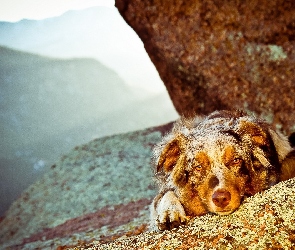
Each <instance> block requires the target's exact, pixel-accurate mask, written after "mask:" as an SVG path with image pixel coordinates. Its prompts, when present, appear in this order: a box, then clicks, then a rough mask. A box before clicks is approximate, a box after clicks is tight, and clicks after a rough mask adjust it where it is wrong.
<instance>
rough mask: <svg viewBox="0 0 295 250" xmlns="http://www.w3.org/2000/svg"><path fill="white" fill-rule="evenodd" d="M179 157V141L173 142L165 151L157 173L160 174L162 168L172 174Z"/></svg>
mask: <svg viewBox="0 0 295 250" xmlns="http://www.w3.org/2000/svg"><path fill="white" fill-rule="evenodd" d="M179 155H180V146H179V141H178V140H173V141H172V142H170V143H169V144H168V145H167V146H166V148H165V149H164V151H163V153H162V155H161V157H160V160H159V163H158V166H157V172H159V171H160V170H161V169H162V168H163V170H164V171H165V172H170V171H171V170H172V168H173V167H174V166H175V165H176V162H177V160H178V158H179Z"/></svg>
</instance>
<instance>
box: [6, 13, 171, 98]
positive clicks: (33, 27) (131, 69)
mask: <svg viewBox="0 0 295 250" xmlns="http://www.w3.org/2000/svg"><path fill="white" fill-rule="evenodd" d="M0 45H4V46H8V47H10V48H14V49H18V50H22V51H28V52H31V53H36V54H40V55H45V56H50V57H56V58H73V57H77V58H80V57H87V58H95V59H97V60H98V61H100V62H102V63H103V64H104V65H106V66H107V67H109V68H111V69H113V70H115V71H116V72H117V73H118V74H119V75H120V76H121V77H122V78H123V80H124V81H125V82H126V83H127V84H128V85H132V86H138V87H142V88H144V89H145V90H146V91H149V92H155V91H156V92H159V91H162V92H163V91H164V89H165V88H164V85H163V83H162V82H161V80H160V78H159V75H158V73H157V71H156V69H155V67H154V66H153V64H152V63H151V61H150V59H149V57H148V55H147V53H146V51H145V50H144V46H143V43H142V42H141V40H140V39H139V37H138V36H137V35H136V33H135V32H134V31H133V30H132V29H131V28H130V27H129V26H128V25H127V24H126V22H125V21H124V20H123V18H122V17H121V16H120V14H119V13H118V11H117V9H116V8H108V7H93V8H89V9H85V10H79V11H69V12H66V13H65V14H63V15H62V16H59V17H54V18H49V19H44V20H38V21H36V20H22V21H20V22H17V23H8V22H0ZM167 98H168V96H167Z"/></svg>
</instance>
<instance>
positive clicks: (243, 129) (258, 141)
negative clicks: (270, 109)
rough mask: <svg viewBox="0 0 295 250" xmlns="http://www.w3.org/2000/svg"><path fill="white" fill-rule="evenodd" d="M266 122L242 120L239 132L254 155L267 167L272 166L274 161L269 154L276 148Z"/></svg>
mask: <svg viewBox="0 0 295 250" xmlns="http://www.w3.org/2000/svg"><path fill="white" fill-rule="evenodd" d="M268 130H269V128H268V126H267V125H266V124H263V123H261V124H260V123H258V122H257V123H256V122H253V121H245V120H243V121H241V122H240V124H239V131H238V134H239V135H240V137H241V139H242V141H243V142H244V143H245V145H248V146H249V147H250V148H251V151H252V154H253V156H254V157H255V158H256V159H257V160H258V161H259V162H260V163H261V164H262V165H263V166H264V167H265V168H268V167H271V166H272V163H271V162H270V159H269V154H271V153H275V152H271V151H273V150H274V149H272V148H273V146H271V145H272V143H271V141H270V140H271V135H270V133H269V131H268Z"/></svg>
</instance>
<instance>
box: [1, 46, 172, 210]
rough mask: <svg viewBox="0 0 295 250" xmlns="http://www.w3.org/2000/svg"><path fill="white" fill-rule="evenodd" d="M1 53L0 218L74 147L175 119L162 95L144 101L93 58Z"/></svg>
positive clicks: (13, 52) (5, 50)
mask: <svg viewBox="0 0 295 250" xmlns="http://www.w3.org/2000/svg"><path fill="white" fill-rule="evenodd" d="M0 55H1V56H0V117H1V123H0V137H1V145H2V146H1V148H0V167H1V174H0V200H1V204H0V205H1V206H0V215H1V214H2V213H3V212H4V211H5V210H6V209H7V208H8V206H9V205H10V204H11V202H12V201H13V200H14V199H15V198H16V197H17V196H18V195H19V194H20V193H21V192H22V190H23V189H24V188H26V187H27V186H28V185H29V184H31V183H32V182H33V181H35V180H36V179H37V178H39V177H40V176H41V175H42V174H43V173H44V172H46V171H47V170H48V169H49V167H50V165H51V164H53V163H54V162H55V161H56V160H57V159H58V158H59V157H60V156H61V155H63V154H65V153H66V152H67V151H69V150H70V149H72V148H74V147H75V146H76V145H80V144H82V143H86V142H88V141H90V140H91V139H94V138H97V137H102V136H105V135H111V134H116V133H123V132H127V131H131V130H136V129H140V128H146V127H149V126H153V125H155V124H156V125H157V124H158V125H159V124H163V123H165V122H167V121H169V120H170V121H171V120H173V119H175V118H176V117H177V115H176V112H175V110H173V109H171V103H169V102H167V99H166V98H165V96H164V95H163V94H159V95H157V96H152V97H150V98H147V99H141V98H139V97H138V96H137V93H138V92H139V91H140V90H138V91H134V88H130V86H127V85H126V84H125V82H124V81H123V80H122V79H121V78H120V77H119V76H118V75H117V74H116V73H115V72H114V71H112V70H110V69H109V68H107V67H105V66H104V65H103V64H101V63H100V62H98V61H96V60H94V59H87V58H84V59H83V58H81V59H56V58H48V57H43V56H38V55H34V54H30V53H25V52H20V51H15V50H11V49H8V48H5V47H0Z"/></svg>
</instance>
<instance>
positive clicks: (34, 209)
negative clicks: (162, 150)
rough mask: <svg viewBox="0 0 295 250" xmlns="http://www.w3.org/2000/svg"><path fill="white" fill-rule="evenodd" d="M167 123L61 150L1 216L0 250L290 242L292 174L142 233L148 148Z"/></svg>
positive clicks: (148, 193) (149, 184) (286, 245)
mask: <svg viewBox="0 0 295 250" xmlns="http://www.w3.org/2000/svg"><path fill="white" fill-rule="evenodd" d="M171 128H172V126H171V124H168V125H165V126H161V127H157V128H151V129H146V130H143V131H137V132H130V133H127V134H121V135H115V136H109V137H104V138H100V139H96V140H93V141H91V142H89V143H87V144H85V145H81V146H77V147H76V148H75V149H73V150H72V151H70V152H69V153H68V154H66V155H65V156H63V157H62V158H61V159H60V160H59V161H58V162H57V163H56V164H55V165H53V166H52V168H51V170H50V171H49V172H48V173H47V174H45V175H44V176H43V177H42V178H41V179H40V180H39V181H37V182H36V183H35V184H33V185H31V186H30V187H29V188H28V189H27V190H25V192H24V193H23V194H22V195H21V197H20V198H19V199H17V200H16V201H15V202H14V203H13V205H12V206H11V207H10V209H9V210H8V212H7V213H6V214H5V217H4V218H3V219H1V220H0V249H13V250H16V249H59V250H61V249H189V248H193V249H270V247H272V248H274V247H275V248H276V249H291V246H294V245H295V223H294V222H295V207H294V204H295V196H294V192H295V178H294V179H291V180H288V181H285V182H281V183H279V184H277V185H275V186H273V187H272V188H270V189H269V190H266V191H265V192H263V193H258V194H256V195H255V196H253V197H249V198H246V199H245V201H244V202H243V203H242V205H241V206H240V207H239V209H238V210H237V211H236V212H234V213H233V214H230V215H228V216H218V215H213V214H207V215H205V216H200V217H196V218H191V220H190V222H189V223H188V224H187V225H185V226H182V227H180V228H177V229H173V230H171V231H164V232H146V230H147V225H148V223H149V204H150V203H151V200H152V198H153V197H154V195H155V194H156V188H155V186H154V183H153V180H152V171H151V168H150V159H151V154H152V151H151V149H152V147H153V146H154V144H155V143H157V142H159V140H160V138H161V137H162V136H163V135H164V134H165V133H166V132H167V131H168V130H170V129H171Z"/></svg>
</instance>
